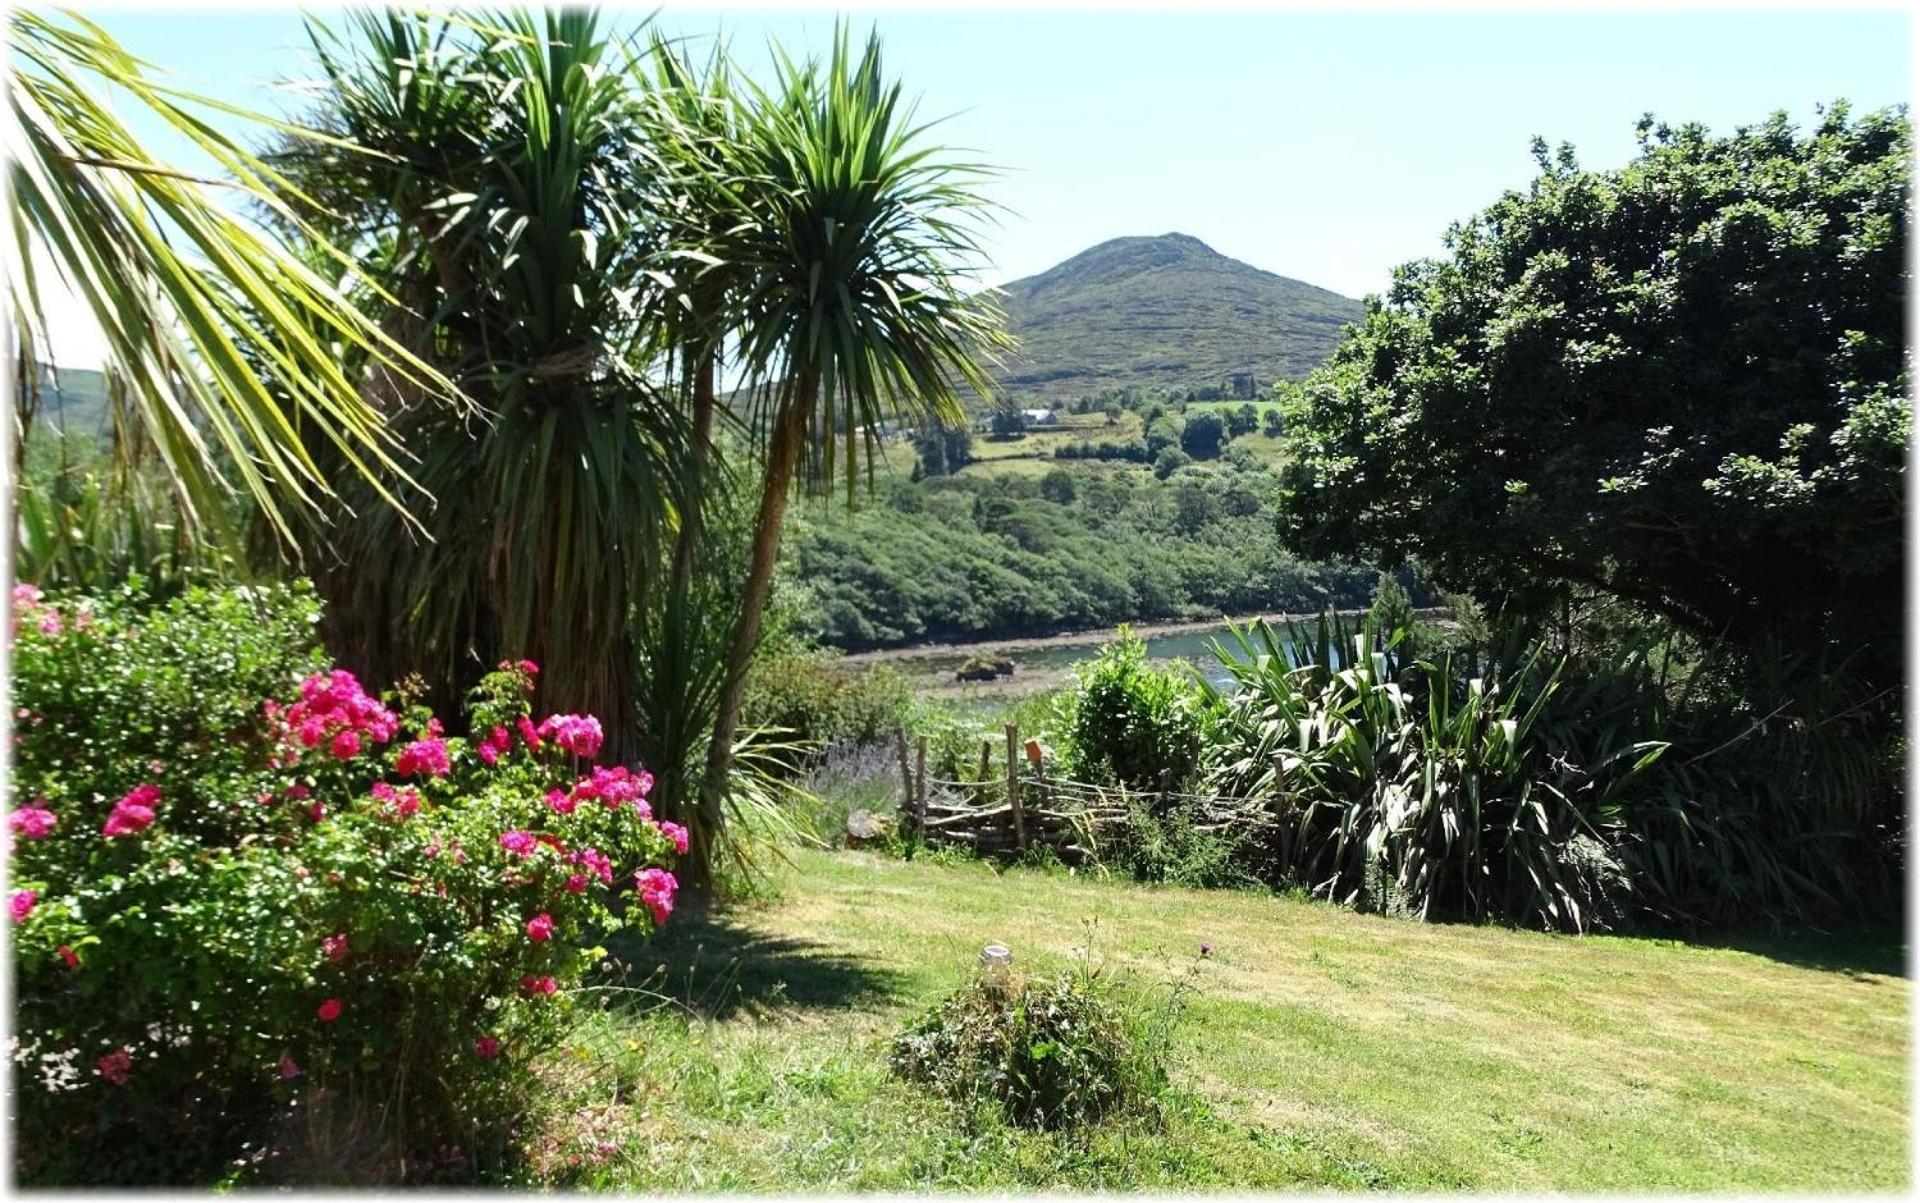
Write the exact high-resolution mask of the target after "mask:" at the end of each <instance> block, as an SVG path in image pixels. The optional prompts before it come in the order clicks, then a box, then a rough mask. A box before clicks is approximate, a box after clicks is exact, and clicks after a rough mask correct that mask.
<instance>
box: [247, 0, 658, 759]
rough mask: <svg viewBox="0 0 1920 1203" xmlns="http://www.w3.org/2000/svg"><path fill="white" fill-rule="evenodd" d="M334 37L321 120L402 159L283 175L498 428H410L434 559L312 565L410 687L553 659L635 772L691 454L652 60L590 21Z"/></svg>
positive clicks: (414, 423) (355, 636)
mask: <svg viewBox="0 0 1920 1203" xmlns="http://www.w3.org/2000/svg"><path fill="white" fill-rule="evenodd" d="M311 31H312V38H313V42H314V47H315V51H316V54H317V56H318V58H319V61H320V67H321V79H320V81H319V82H320V85H321V86H320V88H319V89H317V92H316V94H317V96H318V97H319V101H318V107H317V109H316V110H315V112H314V113H313V114H312V117H311V119H312V120H313V121H314V122H315V124H316V125H317V126H318V128H319V129H320V130H321V131H323V132H325V133H328V134H330V135H332V136H333V137H335V138H337V139H339V140H341V141H347V142H352V143H354V144H356V145H362V146H368V147H372V148H374V149H376V150H378V151H380V152H381V157H379V158H368V157H366V156H350V155H343V154H338V153H334V152H333V151H331V150H329V149H327V148H326V147H325V146H319V147H317V148H316V145H315V144H314V143H312V142H298V143H291V144H289V145H288V147H287V148H286V150H285V153H284V154H282V155H280V156H277V157H276V159H275V161H276V163H277V164H278V165H280V166H281V167H282V169H283V170H284V171H285V172H286V174H287V176H288V177H289V178H290V179H291V180H292V181H293V182H294V184H295V185H296V186H297V187H299V188H300V189H302V190H303V191H304V192H305V193H307V194H309V195H311V196H312V197H313V198H314V199H315V201H316V202H317V204H318V205H319V206H324V208H325V209H326V210H327V211H330V212H331V213H332V214H333V215H334V216H333V217H331V218H327V219H323V218H322V217H320V216H319V215H318V214H315V215H314V216H313V217H312V218H311V220H313V221H315V222H321V223H323V225H324V228H325V229H326V230H327V232H328V233H329V234H330V235H331V236H334V237H335V238H336V240H338V241H340V242H342V243H345V244H347V245H350V246H352V247H353V248H355V250H356V251H357V252H358V253H360V254H362V255H363V256H365V257H366V258H367V259H368V261H369V262H372V263H375V264H377V265H378V266H377V270H376V272H375V274H376V277H377V278H378V279H379V280H380V282H381V283H382V285H383V287H384V288H385V289H386V291H387V292H388V293H389V294H390V295H391V296H392V297H393V298H396V300H395V301H393V302H391V303H387V304H383V305H381V306H380V307H379V320H381V321H382V322H383V323H386V324H388V325H389V327H390V328H392V329H395V330H396V331H399V332H400V333H401V334H402V336H403V337H405V338H407V339H408V340H410V341H411V342H412V343H413V345H416V346H418V347H419V348H420V350H421V352H422V354H423V355H428V356H430V357H431V358H432V361H433V362H434V363H435V364H436V366H438V367H440V368H441V369H442V370H444V371H445V372H446V373H447V374H448V375H449V376H450V377H452V378H453V379H455V380H457V381H458V382H459V383H460V384H461V386H462V387H463V388H464V389H465V390H466V391H467V392H468V393H469V395H471V396H473V397H474V398H475V400H476V401H477V402H478V403H479V404H481V405H482V406H484V407H485V409H486V410H487V411H488V414H489V420H488V421H486V422H484V423H462V422H459V421H455V420H453V419H451V418H450V417H449V416H448V415H446V414H445V413H444V412H443V411H441V410H439V409H435V408H432V407H411V406H405V407H397V408H396V412H395V413H394V414H393V417H392V421H393V423H394V429H395V430H396V431H397V432H398V433H399V434H400V435H401V437H403V438H404V439H406V440H407V442H408V444H409V445H410V446H411V447H413V448H414V449H415V450H416V452H417V454H418V455H419V457H420V465H419V468H418V470H417V475H418V477H419V480H420V482H421V484H422V485H423V486H424V487H425V488H426V489H428V490H431V491H432V492H433V493H434V494H435V496H436V497H437V498H438V505H437V506H436V507H435V508H434V510H433V511H432V513H431V514H430V515H428V516H426V518H425V519H424V521H425V523H426V528H427V533H428V534H429V535H431V541H428V540H427V539H426V538H422V537H413V536H412V535H410V533H409V532H408V531H406V530H405V529H404V528H402V527H401V526H400V525H399V524H397V523H396V522H394V521H393V520H392V519H391V517H390V516H389V515H387V514H385V513H381V512H367V513H365V514H363V515H362V516H361V517H360V518H357V519H354V520H351V521H345V522H342V523H340V524H339V525H338V533H337V535H336V536H334V537H330V538H328V539H327V540H325V541H324V542H323V543H322V542H316V543H314V544H312V545H310V546H309V548H308V551H309V554H310V555H311V556H312V558H313V566H314V567H315V568H317V569H318V577H319V579H320V582H321V588H322V591H323V593H325V594H326V595H327V596H328V598H329V600H330V602H331V605H330V612H331V613H330V620H332V621H335V623H336V629H335V632H334V634H335V636H336V638H337V640H338V643H339V647H340V649H341V650H342V651H343V652H344V653H345V657H346V658H347V659H348V660H349V662H352V663H356V664H358V665H360V666H361V667H363V668H365V669H366V670H367V671H369V672H370V673H372V674H373V675H374V676H375V677H377V678H379V679H388V680H390V679H395V678H396V677H398V676H400V675H403V674H404V673H406V672H409V671H420V672H422V673H423V674H425V675H427V676H428V679H431V680H449V681H453V682H458V681H460V680H461V679H463V678H471V676H472V675H473V674H474V673H476V672H477V671H479V670H481V669H483V668H484V667H486V666H487V665H488V664H490V663H491V662H492V661H494V660H497V659H500V658H503V657H515V658H517V657H527V658H531V659H534V660H537V661H539V662H540V663H541V664H542V666H543V669H544V675H543V687H544V696H545V699H546V702H547V704H548V705H550V706H552V707H554V708H556V709H577V710H582V711H589V712H592V713H595V714H597V715H599V716H600V718H601V719H602V721H603V723H605V724H606V727H607V733H608V743H607V748H608V751H609V752H610V753H611V754H612V755H614V756H615V757H618V758H621V759H628V758H631V757H632V756H633V754H634V751H635V748H634V743H633V730H634V722H633V699H632V689H631V682H632V677H633V672H634V663H633V648H632V642H631V639H630V636H629V632H628V620H629V617H630V614H631V612H632V608H633V604H634V599H635V597H636V594H637V591H638V590H639V589H640V587H641V585H642V583H643V581H644V579H645V578H646V576H647V574H648V573H649V572H650V571H651V570H652V567H653V566H654V565H655V564H656V563H657V562H658V559H659V555H660V549H661V547H662V540H663V538H664V536H665V534H666V533H667V532H668V531H669V530H670V526H671V521H672V518H673V508H674V506H673V503H674V501H675V499H676V498H678V497H680V496H681V495H682V489H681V483H680V478H679V477H680V472H681V470H682V465H683V464H684V463H685V461H686V444H687V437H688V436H687V430H686V422H685V419H684V412H683V410H682V408H681V407H680V406H679V405H677V404H676V403H675V401H674V398H673V397H672V396H671V395H670V392H669V391H668V390H667V389H666V387H665V386H664V385H663V384H662V383H661V382H660V380H659V379H658V376H657V373H656V372H655V371H654V370H653V369H654V368H655V367H656V366H657V357H658V355H659V352H660V341H659V328H660V323H659V321H658V319H657V309H658V302H657V301H656V300H655V294H656V293H657V292H658V291H659V284H658V281H657V280H656V277H655V275H654V274H652V273H655V272H656V271H657V254H658V248H657V247H656V246H655V244H654V240H653V236H652V226H651V223H650V219H649V214H650V212H651V211H652V209H653V208H654V207H655V193H656V191H657V188H658V180H657V179H656V171H655V167H654V163H653V157H652V155H651V154H650V152H649V151H648V148H647V144H646V139H645V136H644V133H645V131H644V128H643V125H642V122H641V120H640V117H641V114H640V107H641V101H642V99H643V98H644V95H645V91H646V80H645V79H644V78H642V76H641V65H642V64H643V63H644V58H643V56H642V54H641V53H639V52H637V51H636V50H635V49H634V48H633V47H632V46H628V45H623V44H622V43H621V42H619V41H618V40H615V39H612V38H610V37H609V36H607V35H606V34H605V32H604V31H602V29H601V28H600V26H599V23H598V21H597V19H596V17H595V16H594V15H593V14H591V13H588V12H579V11H571V10H569V11H548V12H545V13H541V14H527V13H509V14H504V15H501V16H498V17H491V18H488V19H487V21H486V22H484V23H482V22H479V21H475V20H471V19H468V18H460V17H448V16H430V15H399V14H395V13H391V12H374V13H356V14H353V15H351V16H349V17H348V18H346V20H345V23H344V25H342V26H341V27H340V28H339V29H338V30H334V29H329V28H327V27H325V26H323V25H319V24H315V25H313V26H312V27H311ZM416 314H417V315H420V316H419V318H418V319H416V318H415V316H414V315H416ZM409 495H410V494H409Z"/></svg>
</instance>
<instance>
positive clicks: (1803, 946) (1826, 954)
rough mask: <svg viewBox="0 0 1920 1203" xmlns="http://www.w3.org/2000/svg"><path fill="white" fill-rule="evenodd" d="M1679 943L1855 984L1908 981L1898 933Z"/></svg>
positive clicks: (1758, 935)
mask: <svg viewBox="0 0 1920 1203" xmlns="http://www.w3.org/2000/svg"><path fill="white" fill-rule="evenodd" d="M1650 934H1651V933H1650ZM1678 938H1679V939H1681V940H1682V941H1683V942H1684V943H1686V944H1690V945H1692V946H1693V947H1695V948H1726V949H1732V950H1734V951H1738V952H1745V953H1751V954H1753V955H1754V956H1757V957H1765V958H1767V959H1768V960H1770V961H1779V962H1781V963H1782V964H1787V965H1798V966H1799V967H1801V968H1803V969H1818V970H1822V971H1825V972H1828V973H1844V974H1845V975H1847V976H1848V977H1850V978H1853V979H1854V980H1856V981H1863V980H1866V979H1868V978H1871V977H1876V976H1878V977H1894V978H1905V977H1907V976H1908V974H1907V934H1906V932H1905V931H1904V930H1902V929H1901V928H1898V927H1882V928H1873V929H1866V930H1856V931H1840V932H1823V931H1815V930H1811V929H1803V930H1800V931H1789V932H1777V933H1775V932H1759V931H1754V932H1739V931H1735V932H1723V933H1720V934H1715V935H1695V936H1690V937H1689V936H1681V937H1678Z"/></svg>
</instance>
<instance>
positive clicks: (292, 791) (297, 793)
mask: <svg viewBox="0 0 1920 1203" xmlns="http://www.w3.org/2000/svg"><path fill="white" fill-rule="evenodd" d="M312 792H313V791H312V790H310V789H308V788H307V787H306V786H304V785H301V784H299V783H298V782H296V783H294V784H293V785H289V786H288V787H287V797H289V798H292V799H293V800H294V801H295V802H298V801H300V800H301V799H302V798H305V797H306V796H307V795H308V794H311V793H312Z"/></svg>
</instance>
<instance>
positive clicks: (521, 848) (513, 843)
mask: <svg viewBox="0 0 1920 1203" xmlns="http://www.w3.org/2000/svg"><path fill="white" fill-rule="evenodd" d="M500 846H501V847H502V848H505V849H506V850H507V851H508V852H511V853H513V854H514V855H515V856H517V857H519V858H520V859H521V860H525V859H526V858H527V857H529V856H532V855H533V850H534V849H535V848H538V847H539V846H540V842H539V841H538V840H536V839H534V838H533V835H532V833H531V832H526V831H508V832H503V833H502V834H501V836H500Z"/></svg>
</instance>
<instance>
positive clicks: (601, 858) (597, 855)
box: [567, 848, 613, 885]
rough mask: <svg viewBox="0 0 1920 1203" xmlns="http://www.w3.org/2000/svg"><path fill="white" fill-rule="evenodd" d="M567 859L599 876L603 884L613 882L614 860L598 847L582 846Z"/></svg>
mask: <svg viewBox="0 0 1920 1203" xmlns="http://www.w3.org/2000/svg"><path fill="white" fill-rule="evenodd" d="M567 861H568V862H569V863H570V864H575V865H579V866H581V867H582V868H584V869H586V870H587V871H588V872H589V873H591V874H593V875H594V876H595V877H598V878H599V879H600V880H601V882H602V883H603V884H605V885H612V884H613V862H612V861H610V860H608V859H607V858H606V856H605V854H603V853H602V852H601V851H600V850H599V849H598V848H582V849H580V851H578V852H576V853H574V854H573V855H572V856H569V857H568V858H567Z"/></svg>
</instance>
